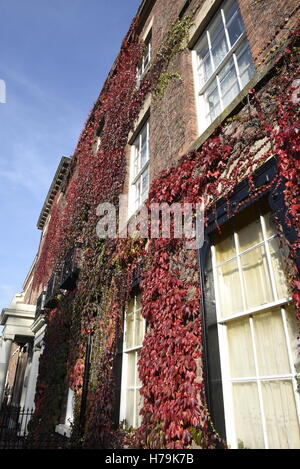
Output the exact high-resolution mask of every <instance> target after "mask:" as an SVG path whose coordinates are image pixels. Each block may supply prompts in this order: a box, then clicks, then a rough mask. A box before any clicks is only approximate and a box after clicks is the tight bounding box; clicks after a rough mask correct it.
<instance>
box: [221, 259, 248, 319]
mask: <svg viewBox="0 0 300 469" xmlns="http://www.w3.org/2000/svg"><path fill="white" fill-rule="evenodd" d="M217 272H218V287H219V302H220V313H221V315H222V317H224V318H226V317H228V316H231V315H233V314H235V313H240V312H242V311H243V302H242V294H241V284H240V276H239V271H238V265H237V261H236V260H233V261H230V262H227V263H226V264H224V265H223V266H221V267H219V268H218V270H217Z"/></svg>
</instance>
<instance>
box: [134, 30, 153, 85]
mask: <svg viewBox="0 0 300 469" xmlns="http://www.w3.org/2000/svg"><path fill="white" fill-rule="evenodd" d="M151 38H152V33H151V31H150V32H149V34H148V35H147V37H146V39H145V46H144V47H145V49H144V52H143V57H142V59H141V62H140V63H139V65H138V67H137V69H136V85H137V88H139V87H140V85H141V82H142V80H143V78H144V76H145V75H146V73H147V71H148V70H149V67H150V65H151V58H152V45H151Z"/></svg>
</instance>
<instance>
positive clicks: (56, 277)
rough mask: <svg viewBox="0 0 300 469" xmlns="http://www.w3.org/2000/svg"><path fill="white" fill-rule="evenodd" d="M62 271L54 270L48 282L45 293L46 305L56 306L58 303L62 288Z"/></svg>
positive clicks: (48, 306)
mask: <svg viewBox="0 0 300 469" xmlns="http://www.w3.org/2000/svg"><path fill="white" fill-rule="evenodd" d="M60 279H61V272H59V271H58V272H54V273H53V274H52V275H51V277H50V280H49V282H48V284H47V291H46V295H45V307H46V308H55V307H56V306H57V303H58V298H57V295H58V294H59V290H60Z"/></svg>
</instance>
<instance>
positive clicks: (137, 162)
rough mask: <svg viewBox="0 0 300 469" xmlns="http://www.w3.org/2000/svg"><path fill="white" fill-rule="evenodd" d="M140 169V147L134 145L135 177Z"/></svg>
mask: <svg viewBox="0 0 300 469" xmlns="http://www.w3.org/2000/svg"><path fill="white" fill-rule="evenodd" d="M139 170H140V153H139V147H138V146H136V145H135V146H134V160H133V177H134V178H135V177H136V176H137V174H138V172H139Z"/></svg>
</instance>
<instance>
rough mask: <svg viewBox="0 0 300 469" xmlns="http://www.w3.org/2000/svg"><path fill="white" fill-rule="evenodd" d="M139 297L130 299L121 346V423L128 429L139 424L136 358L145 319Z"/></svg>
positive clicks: (138, 387)
mask: <svg viewBox="0 0 300 469" xmlns="http://www.w3.org/2000/svg"><path fill="white" fill-rule="evenodd" d="M141 307H142V306H141V295H140V294H138V295H135V296H134V297H132V299H131V300H130V302H129V304H128V309H127V312H126V316H125V331H124V344H123V370H122V397H121V413H120V417H121V421H124V420H125V421H126V426H127V427H128V428H130V427H133V428H137V427H138V426H139V425H140V424H141V416H140V414H139V411H140V409H141V407H142V399H141V395H140V392H139V390H140V388H141V382H140V380H139V376H138V356H139V351H140V349H141V348H142V343H143V339H144V334H145V319H144V318H143V317H142V315H141Z"/></svg>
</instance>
